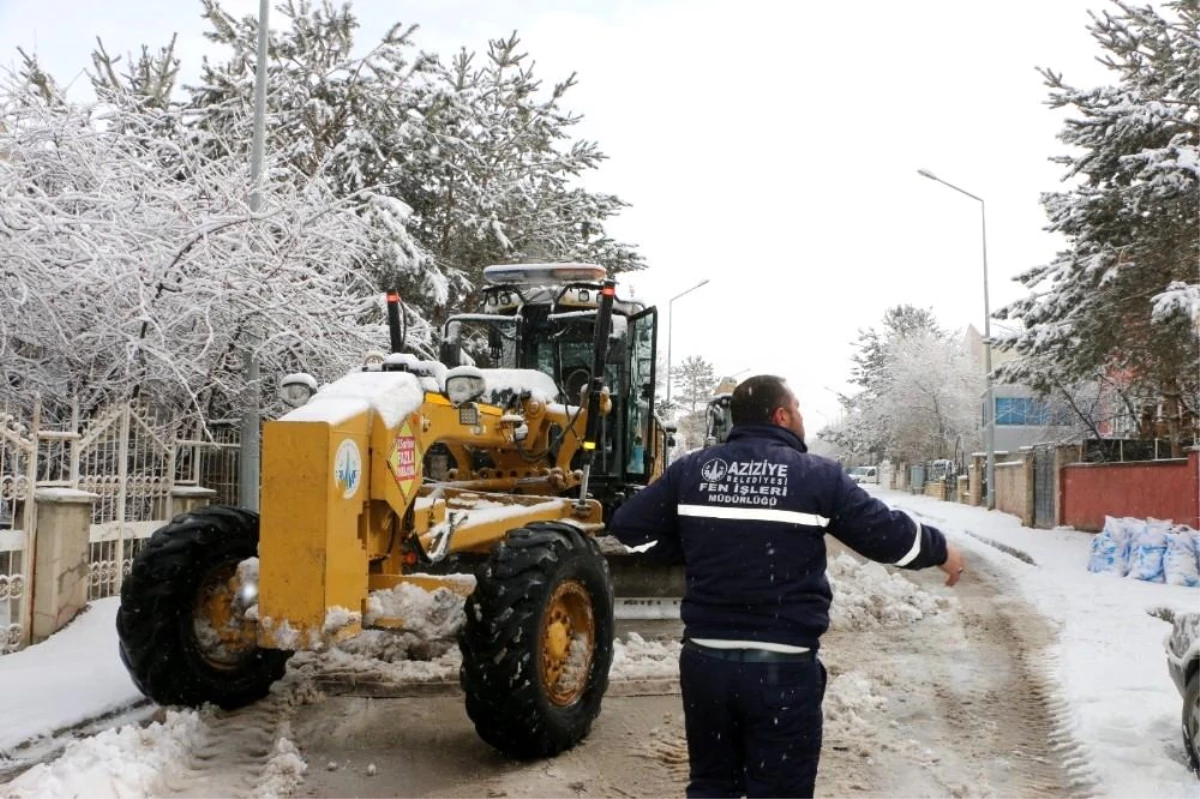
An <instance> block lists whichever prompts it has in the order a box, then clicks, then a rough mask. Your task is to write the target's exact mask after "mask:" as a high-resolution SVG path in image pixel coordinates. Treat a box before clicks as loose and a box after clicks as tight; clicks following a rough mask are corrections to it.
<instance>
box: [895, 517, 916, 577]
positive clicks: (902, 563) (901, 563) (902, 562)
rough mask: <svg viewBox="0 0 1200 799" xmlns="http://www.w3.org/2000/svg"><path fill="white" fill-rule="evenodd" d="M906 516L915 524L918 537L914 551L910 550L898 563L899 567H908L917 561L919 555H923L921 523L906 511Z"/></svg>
mask: <svg viewBox="0 0 1200 799" xmlns="http://www.w3.org/2000/svg"><path fill="white" fill-rule="evenodd" d="M902 510H903V509H902ZM904 515H905V516H907V517H908V520H909V521H910V522H912V523H913V529H914V530H916V531H917V534H916V537H915V538H913V545H912V549H910V550H908V554H907V555H905V556H904V557H902V558H900V560H898V561H896V565H897V566H907V565H908V564H910V563H912V562H913V560H915V559H916V557H917V555H920V554H921V523H920V522H919V521H917V519H916V517H915V516H913V515H912V514H911V513H909V512H908V511H904Z"/></svg>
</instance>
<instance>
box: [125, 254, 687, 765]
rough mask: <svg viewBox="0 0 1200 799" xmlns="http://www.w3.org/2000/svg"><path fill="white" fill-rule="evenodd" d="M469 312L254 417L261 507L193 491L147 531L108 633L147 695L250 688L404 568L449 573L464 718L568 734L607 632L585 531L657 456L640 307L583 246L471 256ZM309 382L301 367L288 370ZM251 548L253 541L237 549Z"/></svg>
mask: <svg viewBox="0 0 1200 799" xmlns="http://www.w3.org/2000/svg"><path fill="white" fill-rule="evenodd" d="M485 279H486V281H487V283H488V285H487V287H486V288H485V289H484V290H483V292H482V294H483V299H484V302H483V304H484V311H483V312H482V313H473V314H460V315H457V316H453V317H451V318H450V319H449V321H448V322H447V323H446V325H445V328H444V330H443V335H442V342H441V350H440V353H439V360H438V361H432V360H421V359H419V358H417V357H415V356H413V355H411V354H408V353H403V352H400V350H401V349H402V347H403V333H402V332H401V331H400V324H399V318H400V312H399V310H398V308H399V306H398V303H397V301H396V297H395V296H394V295H389V297H388V311H389V314H388V315H389V322H390V327H391V333H392V336H391V338H392V341H391V345H392V346H391V348H392V351H393V352H392V354H391V355H387V356H382V355H376V356H375V357H373V358H371V359H369V361H368V362H367V363H366V364H365V365H364V366H363V368H362V370H361V371H356V372H353V373H351V374H349V375H347V376H345V377H343V378H341V379H340V380H337V381H334V382H332V383H330V384H329V385H327V386H325V387H323V388H322V389H321V390H320V391H317V392H316V393H315V394H312V395H311V398H308V399H307V402H303V404H299V402H300V401H302V400H303V399H304V398H305V395H307V394H309V393H310V392H309V391H306V390H305V385H304V384H305V381H293V382H292V385H291V388H292V389H297V388H298V389H299V390H298V391H294V392H293V393H295V394H299V395H300V396H299V397H297V398H295V401H296V402H297V404H298V407H296V408H295V409H294V410H292V411H291V412H289V413H287V414H285V415H284V416H283V417H282V418H280V419H279V420H278V421H272V422H268V423H267V424H266V425H265V427H264V433H263V453H262V485H261V497H262V499H261V514H255V513H252V512H249V511H246V510H242V509H238V508H233V507H225V506H211V507H207V508H203V509H199V510H196V511H193V512H191V513H187V514H183V515H180V516H177V517H176V518H174V519H173V520H172V521H171V522H170V523H169V524H167V525H166V526H165V527H163V528H162V529H160V530H158V531H157V532H156V533H155V534H154V535H153V537H152V538H151V539H150V540H149V542H148V544H147V546H146V547H144V548H143V550H142V551H141V552H140V553H139V554H138V557H137V558H136V560H135V561H134V564H133V568H132V571H131V573H130V574H129V576H128V577H127V578H126V580H125V582H124V585H123V588H122V591H121V607H120V611H119V614H118V617H117V630H118V633H119V638H120V654H121V658H122V660H123V661H124V663H125V665H126V667H127V668H128V669H129V672H130V674H131V675H132V677H133V680H134V682H135V683H136V684H137V686H138V688H139V689H140V690H141V691H142V692H143V693H144V694H146V695H147V696H148V697H150V698H151V699H153V700H155V701H156V702H159V703H160V704H164V705H174V704H178V705H187V706H198V705H201V704H203V703H206V702H212V703H215V704H217V705H219V706H221V707H224V708H227V709H231V708H236V707H240V706H242V705H245V704H248V703H251V702H254V701H256V700H258V699H260V698H262V697H263V696H265V695H266V694H267V692H268V690H269V688H270V686H271V684H272V683H273V682H274V681H276V680H278V679H279V678H280V677H282V676H283V674H284V670H285V666H286V661H287V659H288V658H289V657H290V656H291V654H292V652H294V651H296V650H320V649H323V648H325V647H328V646H331V645H333V644H335V643H337V642H339V641H341V640H344V639H346V638H348V637H351V636H354V635H356V634H358V633H359V632H361V631H362V629H363V627H364V622H365V621H366V620H367V619H368V618H369V619H370V621H371V623H372V626H373V627H377V628H379V627H382V628H392V629H403V628H404V627H405V625H406V622H407V621H410V620H406V619H404V618H398V617H388V616H385V615H380V614H379V613H377V612H375V613H368V601H369V599H370V597H371V594H372V592H377V591H387V590H389V589H394V588H396V587H397V586H400V585H401V584H404V583H410V584H415V585H418V586H420V587H422V588H425V589H433V588H436V587H438V586H445V587H447V588H450V589H452V590H455V589H458V588H461V585H462V581H461V579H460V580H455V579H454V578H453V577H452V576H448V575H443V576H438V574H437V571H438V568H437V567H438V566H439V564H444V563H445V562H446V559H447V558H451V557H454V556H460V557H461V556H464V554H473V555H474V556H475V558H476V560H477V561H480V565H479V567H478V569H477V571H476V574H475V577H476V580H475V586H474V588H473V590H472V592H471V593H470V595H469V596H468V597H467V600H466V604H465V610H466V614H465V616H466V617H465V620H464V622H463V626H462V628H461V630H460V632H459V636H458V643H459V648H460V650H461V652H462V667H461V670H460V680H461V683H462V687H463V690H464V692H465V695H466V709H467V712H468V714H469V715H470V717H471V719H472V721H473V722H474V724H475V727H476V729H477V730H478V732H479V734H480V736H481V737H482V738H483V739H484V740H485V741H487V742H488V743H490V744H492V745H493V746H495V747H496V748H498V749H500V750H501V751H503V752H505V753H506V754H509V755H513V756H518V757H539V756H547V755H553V754H556V753H558V752H560V751H563V750H565V749H567V748H569V747H571V746H573V745H574V744H576V743H577V742H578V741H579V740H581V739H582V738H583V737H584V736H585V735H587V733H588V731H589V730H590V727H591V724H592V721H593V720H594V719H595V717H596V715H597V714H598V713H599V711H600V703H601V699H602V698H603V695H604V692H605V690H606V688H607V686H608V670H609V666H610V665H611V662H612V654H613V591H612V583H611V580H610V575H609V570H608V565H607V563H606V561H605V559H604V557H603V556H602V555H601V553H600V550H599V547H598V546H597V543H596V541H595V539H594V535H595V534H596V533H598V532H600V531H602V530H603V528H604V524H605V520H606V518H607V517H608V515H609V513H611V512H612V510H613V509H614V508H615V507H617V506H618V505H619V504H620V503H621V502H622V501H623V500H624V498H625V497H627V496H629V494H630V492H633V491H637V490H638V489H639V488H640V487H643V486H645V485H646V484H647V483H648V482H650V481H651V480H653V479H655V478H656V477H657V476H659V475H660V474H661V473H662V470H663V467H664V462H665V454H666V448H667V446H668V445H669V444H670V443H671V442H670V439H669V430H668V428H666V427H665V426H664V425H662V424H661V423H660V422H659V421H658V419H657V418H656V417H655V414H654V385H655V373H654V366H655V338H656V335H655V334H656V327H657V316H656V312H655V310H654V309H653V308H646V307H643V306H642V305H641V304H639V303H636V302H630V301H624V300H621V299H618V298H617V297H616V291H615V284H614V283H613V281H611V280H609V279H608V278H607V276H606V274H605V270H604V269H603V268H601V267H596V266H592V265H586V264H522V265H506V266H495V267H488V269H486V270H485ZM308 382H309V383H310V384H311V386H313V387H315V381H308ZM255 558H257V561H256V560H255Z"/></svg>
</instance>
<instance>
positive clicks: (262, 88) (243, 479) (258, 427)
mask: <svg viewBox="0 0 1200 799" xmlns="http://www.w3.org/2000/svg"><path fill="white" fill-rule="evenodd" d="M270 10H271V4H270V2H269V0H259V5H258V64H257V65H256V69H255V75H254V138H253V140H252V142H251V146H250V213H251V214H257V213H258V212H259V211H261V210H262V167H263V149H264V147H265V144H264V140H265V139H266V113H267V111H266V109H267V35H268V31H267V15H268V14H269V13H270ZM257 342H258V337H257V335H255V333H254V332H253V329H252V328H251V329H250V330H248V331H247V335H246V352H245V354H244V355H243V356H242V363H243V366H244V368H245V372H246V407H245V409H244V410H243V411H242V425H241V440H240V442H239V443H240V446H239V447H238V500H239V504H240V505H241V506H242V507H243V508H246V509H247V510H253V511H257V510H258V484H259V472H260V464H259V451H260V447H261V444H260V440H261V437H262V422H261V418H260V416H259V405H260V404H261V401H262V393H261V391H260V389H259V385H258V380H259V370H258V359H257V358H255V357H254V347H255V345H256V344H257Z"/></svg>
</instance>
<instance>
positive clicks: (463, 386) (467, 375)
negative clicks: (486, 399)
mask: <svg viewBox="0 0 1200 799" xmlns="http://www.w3.org/2000/svg"><path fill="white" fill-rule="evenodd" d="M445 385H446V398H447V399H448V400H450V403H451V404H452V405H456V406H457V405H463V404H465V403H468V402H474V401H475V400H477V399H479V398H480V397H482V396H483V392H484V391H486V390H487V383H486V382H485V381H484V379H483V372H481V371H480V370H478V369H476V368H475V367H474V366H456V367H455V368H453V369H451V370H450V371H449V372H446V383H445Z"/></svg>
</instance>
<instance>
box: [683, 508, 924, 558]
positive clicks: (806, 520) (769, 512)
mask: <svg viewBox="0 0 1200 799" xmlns="http://www.w3.org/2000/svg"><path fill="white" fill-rule="evenodd" d="M679 515H680V516H700V517H704V518H708V519H737V520H741V521H756V522H783V523H785V524H805V525H808V526H809V527H825V526H826V525H828V524H829V520H828V519H826V518H825V517H824V516H818V515H816V514H815V513H800V512H798V511H794V510H778V509H776V508H739V507H727V506H724V505H680V506H679ZM920 540H921V537H920V531H918V535H917V542H918V544H920ZM915 557H916V553H915V552H914V553H913V554H912V557H910V558H909V560H912V558H915ZM906 562H907V561H906Z"/></svg>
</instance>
